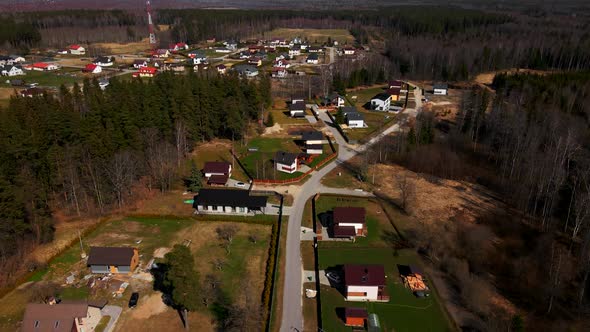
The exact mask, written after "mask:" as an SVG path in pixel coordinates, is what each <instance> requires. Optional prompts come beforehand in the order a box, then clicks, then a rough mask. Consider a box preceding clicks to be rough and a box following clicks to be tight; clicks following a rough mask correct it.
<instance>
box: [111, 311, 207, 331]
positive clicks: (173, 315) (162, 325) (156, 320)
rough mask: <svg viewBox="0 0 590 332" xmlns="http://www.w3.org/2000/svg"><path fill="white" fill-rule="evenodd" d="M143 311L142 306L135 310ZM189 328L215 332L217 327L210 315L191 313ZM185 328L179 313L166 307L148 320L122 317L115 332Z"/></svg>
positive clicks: (177, 329) (129, 316)
mask: <svg viewBox="0 0 590 332" xmlns="http://www.w3.org/2000/svg"><path fill="white" fill-rule="evenodd" d="M138 309H141V308H140V306H138V307H137V308H135V309H134V310H138ZM188 320H189V326H190V327H191V329H193V330H195V331H214V328H215V326H214V325H213V322H212V320H211V318H210V317H209V315H207V314H204V313H201V312H191V313H189V315H188ZM183 330H184V327H183V325H182V321H181V319H180V315H179V314H178V312H177V311H176V310H174V309H172V308H170V307H165V310H164V311H163V312H160V313H157V314H153V313H152V315H150V316H149V317H148V318H143V319H134V318H133V317H132V315H121V317H120V318H119V321H118V322H117V326H116V327H115V331H120V332H128V331H131V332H134V331H138V332H143V331H183Z"/></svg>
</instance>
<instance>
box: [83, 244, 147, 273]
mask: <svg viewBox="0 0 590 332" xmlns="http://www.w3.org/2000/svg"><path fill="white" fill-rule="evenodd" d="M86 264H87V265H88V266H90V271H91V272H92V273H131V272H133V270H135V268H136V267H137V265H138V264H139V251H138V250H137V248H131V247H91V248H90V254H89V255H88V261H87V263H86Z"/></svg>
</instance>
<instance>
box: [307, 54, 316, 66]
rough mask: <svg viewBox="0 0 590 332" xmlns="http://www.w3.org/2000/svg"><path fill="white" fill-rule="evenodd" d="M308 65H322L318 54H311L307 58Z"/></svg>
mask: <svg viewBox="0 0 590 332" xmlns="http://www.w3.org/2000/svg"><path fill="white" fill-rule="evenodd" d="M305 62H307V63H308V64H312V65H317V64H318V63H320V58H319V57H318V54H317V53H311V54H310V55H308V56H307V60H305Z"/></svg>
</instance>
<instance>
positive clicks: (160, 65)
mask: <svg viewBox="0 0 590 332" xmlns="http://www.w3.org/2000/svg"><path fill="white" fill-rule="evenodd" d="M151 64H152V67H156V68H164V66H165V65H166V63H165V62H164V60H152V62H151ZM148 66H149V64H148ZM146 67H147V66H146Z"/></svg>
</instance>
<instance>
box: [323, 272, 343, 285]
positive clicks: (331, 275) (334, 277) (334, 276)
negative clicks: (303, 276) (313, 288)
mask: <svg viewBox="0 0 590 332" xmlns="http://www.w3.org/2000/svg"><path fill="white" fill-rule="evenodd" d="M326 277H328V279H330V280H331V281H333V282H335V283H339V282H340V275H338V273H336V272H328V273H326Z"/></svg>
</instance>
